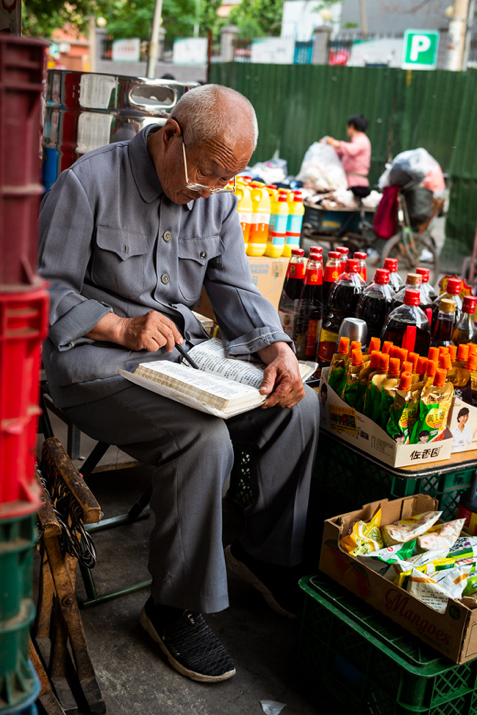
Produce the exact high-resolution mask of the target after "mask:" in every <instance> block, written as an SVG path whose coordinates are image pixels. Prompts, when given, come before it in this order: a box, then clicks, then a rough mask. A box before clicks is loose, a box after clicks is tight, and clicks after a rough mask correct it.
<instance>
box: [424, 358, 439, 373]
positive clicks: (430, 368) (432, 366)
mask: <svg viewBox="0 0 477 715" xmlns="http://www.w3.org/2000/svg"><path fill="white" fill-rule="evenodd" d="M436 370H437V362H436V361H435V360H428V361H427V365H426V377H434V375H435V374H436Z"/></svg>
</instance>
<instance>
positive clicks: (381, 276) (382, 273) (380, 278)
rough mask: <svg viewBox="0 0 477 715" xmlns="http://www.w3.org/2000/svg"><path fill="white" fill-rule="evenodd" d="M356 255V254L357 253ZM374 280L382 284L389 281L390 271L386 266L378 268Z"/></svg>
mask: <svg viewBox="0 0 477 715" xmlns="http://www.w3.org/2000/svg"><path fill="white" fill-rule="evenodd" d="M354 255H355V256H356V253H355V254H354ZM374 282H375V283H377V284H378V285H380V286H385V285H386V284H387V283H389V271H388V270H386V269H385V268H377V269H376V273H375V274H374Z"/></svg>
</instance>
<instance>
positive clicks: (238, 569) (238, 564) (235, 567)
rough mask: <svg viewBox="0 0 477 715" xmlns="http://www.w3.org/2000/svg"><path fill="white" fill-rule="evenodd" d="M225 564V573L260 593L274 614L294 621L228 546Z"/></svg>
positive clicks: (292, 615)
mask: <svg viewBox="0 0 477 715" xmlns="http://www.w3.org/2000/svg"><path fill="white" fill-rule="evenodd" d="M225 564H226V566H227V571H229V572H230V573H233V574H235V576H238V577H239V578H241V579H242V581H246V582H247V583H249V584H250V585H251V586H253V587H254V588H255V589H256V590H257V591H258V592H259V593H261V594H262V596H263V598H264V599H265V601H266V603H267V604H268V605H269V606H270V608H271V609H272V610H273V611H275V613H278V615H279V616H285V618H289V619H290V620H294V619H295V618H296V616H295V614H294V613H290V611H286V610H285V609H284V608H282V606H280V604H279V603H278V602H277V601H276V600H275V597H274V595H273V593H272V592H271V591H270V589H269V588H268V587H267V586H265V584H264V583H263V581H260V579H259V578H258V577H257V576H255V574H254V573H253V571H251V570H250V569H249V568H248V566H246V565H245V564H244V563H243V561H239V560H238V559H236V558H235V556H234V555H233V554H232V550H231V548H230V546H226V547H225Z"/></svg>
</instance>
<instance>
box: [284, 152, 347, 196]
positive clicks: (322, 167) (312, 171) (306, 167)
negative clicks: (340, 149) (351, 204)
mask: <svg viewBox="0 0 477 715" xmlns="http://www.w3.org/2000/svg"><path fill="white" fill-rule="evenodd" d="M296 178H297V179H298V181H303V183H304V185H305V188H311V189H315V190H318V189H345V190H346V189H347V188H348V180H347V178H346V174H345V171H344V169H343V165H342V164H341V161H340V158H339V156H338V154H337V153H336V151H335V149H334V148H333V147H332V146H330V145H329V144H325V142H323V141H322V142H315V143H314V144H312V145H311V146H310V147H309V148H308V149H307V151H306V154H305V156H304V158H303V162H302V165H301V168H300V172H299V174H298V176H297V177H296Z"/></svg>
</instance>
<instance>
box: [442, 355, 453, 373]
mask: <svg viewBox="0 0 477 715" xmlns="http://www.w3.org/2000/svg"><path fill="white" fill-rule="evenodd" d="M439 367H441V368H442V369H443V370H450V368H451V367H452V360H451V356H450V355H449V353H442V355H439Z"/></svg>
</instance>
